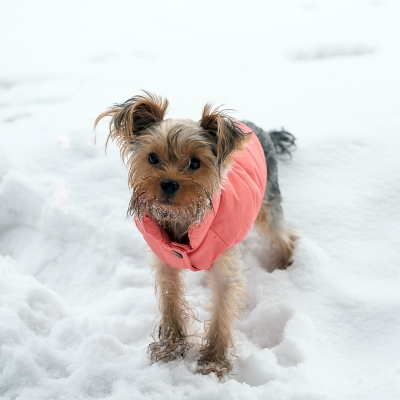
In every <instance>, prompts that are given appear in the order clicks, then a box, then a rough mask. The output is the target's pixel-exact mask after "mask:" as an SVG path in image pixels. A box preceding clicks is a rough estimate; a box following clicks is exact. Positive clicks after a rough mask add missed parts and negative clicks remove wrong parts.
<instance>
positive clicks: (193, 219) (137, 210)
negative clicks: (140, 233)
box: [127, 196, 213, 228]
mask: <svg viewBox="0 0 400 400" xmlns="http://www.w3.org/2000/svg"><path fill="white" fill-rule="evenodd" d="M212 210H213V205H212V202H211V201H210V200H209V199H208V198H206V199H205V201H203V202H193V203H192V204H191V205H185V206H179V205H178V204H163V203H161V202H159V201H154V199H152V200H150V199H147V198H146V197H144V196H140V197H139V196H138V197H133V198H132V199H131V204H130V207H129V209H128V211H127V216H134V217H136V218H138V219H139V220H142V219H143V218H144V217H145V216H149V217H150V218H151V219H152V220H154V221H155V222H156V223H157V224H158V225H159V226H160V227H162V228H173V226H176V225H180V226H185V225H187V228H189V227H190V226H193V225H198V224H199V223H200V222H201V221H203V220H204V218H205V216H206V215H207V214H208V213H209V212H210V211H212Z"/></svg>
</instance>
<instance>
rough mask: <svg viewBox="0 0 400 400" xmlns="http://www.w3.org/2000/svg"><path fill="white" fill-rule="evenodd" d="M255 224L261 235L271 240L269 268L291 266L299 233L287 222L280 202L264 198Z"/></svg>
mask: <svg viewBox="0 0 400 400" xmlns="http://www.w3.org/2000/svg"><path fill="white" fill-rule="evenodd" d="M254 226H255V228H256V231H257V232H258V233H259V234H260V235H261V236H264V237H268V238H269V240H270V242H271V247H272V259H271V263H270V265H268V266H266V267H267V269H268V270H270V271H272V270H274V269H285V268H286V267H287V266H289V265H290V264H291V263H292V258H293V252H294V247H295V240H296V239H297V234H296V232H295V231H294V230H293V229H292V228H290V227H289V226H288V225H287V224H286V222H285V220H284V217H283V212H282V207H281V205H280V202H277V201H276V200H274V199H272V200H268V199H265V198H264V200H263V203H262V205H261V209H260V212H259V214H258V216H257V219H256V221H255V224H254Z"/></svg>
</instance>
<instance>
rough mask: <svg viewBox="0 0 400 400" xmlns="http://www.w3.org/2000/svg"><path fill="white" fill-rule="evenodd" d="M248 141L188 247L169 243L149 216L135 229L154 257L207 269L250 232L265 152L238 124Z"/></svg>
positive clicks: (262, 181)
mask: <svg viewBox="0 0 400 400" xmlns="http://www.w3.org/2000/svg"><path fill="white" fill-rule="evenodd" d="M238 125H239V127H240V128H241V129H242V131H243V132H245V133H250V135H251V141H250V142H249V143H248V144H247V145H246V148H245V149H244V150H243V151H240V152H238V153H236V154H235V156H234V157H233V160H234V162H233V165H232V167H231V169H230V171H229V172H228V176H227V180H226V182H225V184H224V187H223V189H222V191H221V192H220V193H219V194H218V195H217V196H216V197H215V198H214V200H213V206H214V211H211V212H209V213H208V214H207V215H206V217H205V218H204V220H203V221H202V222H201V223H200V224H199V225H196V226H194V227H192V228H190V229H189V244H187V245H184V244H180V243H175V242H171V241H170V240H168V237H167V235H166V234H165V232H164V231H163V230H162V229H161V228H160V227H159V226H158V225H157V223H156V222H155V221H153V220H151V219H150V218H149V217H148V216H145V217H144V218H142V220H141V221H139V220H138V219H137V218H135V223H136V226H137V227H138V229H139V231H140V232H141V233H142V235H143V237H144V239H145V240H146V242H147V244H148V245H149V246H150V248H151V249H152V250H153V252H154V253H155V254H156V256H157V257H158V258H159V259H160V260H161V261H162V262H164V263H165V264H168V265H170V266H171V267H174V268H187V269H190V270H192V271H199V270H203V269H209V268H210V267H211V265H212V264H213V263H214V261H215V260H216V259H217V258H218V257H219V256H220V255H221V254H222V253H224V252H225V250H227V249H229V248H230V247H232V246H233V245H235V244H237V243H239V242H241V241H242V240H243V239H244V238H245V237H246V236H247V234H248V233H249V231H250V229H251V226H252V225H253V222H254V221H255V219H256V218H257V215H258V212H259V210H260V207H261V203H262V199H263V197H264V192H265V187H266V184H267V166H266V161H265V156H264V151H263V148H262V146H261V143H260V141H259V140H258V138H257V136H256V135H255V134H254V133H253V132H252V131H251V129H250V128H249V127H248V126H246V125H244V124H242V123H240V122H238Z"/></svg>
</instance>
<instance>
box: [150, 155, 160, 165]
mask: <svg viewBox="0 0 400 400" xmlns="http://www.w3.org/2000/svg"><path fill="white" fill-rule="evenodd" d="M159 162H160V160H159V159H158V157H157V154H156V153H150V154H149V163H150V164H158V163H159Z"/></svg>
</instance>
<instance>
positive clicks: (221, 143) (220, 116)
mask: <svg viewBox="0 0 400 400" xmlns="http://www.w3.org/2000/svg"><path fill="white" fill-rule="evenodd" d="M199 124H200V126H201V127H202V128H203V129H204V130H205V131H207V133H208V135H209V136H210V137H211V139H212V140H213V141H214V143H215V145H216V146H215V155H216V157H217V163H218V166H219V167H220V168H221V169H224V167H225V166H226V164H227V163H229V160H230V157H231V155H232V154H233V152H234V151H236V150H241V149H242V148H243V143H244V140H245V134H244V133H243V131H242V130H241V129H240V128H239V126H238V125H237V123H236V121H235V120H234V119H233V118H232V117H230V116H229V115H227V113H226V111H224V110H219V108H216V109H214V110H213V109H212V105H211V104H210V103H207V104H206V105H205V106H204V109H203V114H202V117H201V120H200V121H199Z"/></svg>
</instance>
